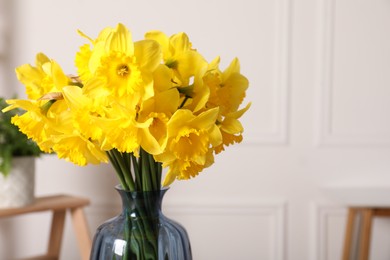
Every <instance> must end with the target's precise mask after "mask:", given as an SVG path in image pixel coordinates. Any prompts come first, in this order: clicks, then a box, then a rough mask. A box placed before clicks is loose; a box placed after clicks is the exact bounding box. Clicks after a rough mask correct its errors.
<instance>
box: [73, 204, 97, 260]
mask: <svg viewBox="0 0 390 260" xmlns="http://www.w3.org/2000/svg"><path fill="white" fill-rule="evenodd" d="M71 214H72V222H73V227H74V230H75V234H76V238H77V241H78V244H79V248H80V254H81V259H82V260H88V259H89V255H90V253H91V247H92V242H91V237H90V234H89V229H88V224H87V219H86V217H85V214H84V211H83V208H82V207H78V208H72V209H71Z"/></svg>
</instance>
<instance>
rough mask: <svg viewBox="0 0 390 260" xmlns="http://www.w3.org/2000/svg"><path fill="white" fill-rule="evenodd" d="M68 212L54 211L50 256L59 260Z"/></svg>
mask: <svg viewBox="0 0 390 260" xmlns="http://www.w3.org/2000/svg"><path fill="white" fill-rule="evenodd" d="M65 213H66V210H65V209H64V210H58V211H53V219H52V223H51V230H50V238H49V248H48V252H47V254H48V256H50V257H53V258H55V259H59V256H60V250H61V241H62V234H63V231H64V225H65Z"/></svg>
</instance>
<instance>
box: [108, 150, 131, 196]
mask: <svg viewBox="0 0 390 260" xmlns="http://www.w3.org/2000/svg"><path fill="white" fill-rule="evenodd" d="M106 153H107V155H108V158H109V160H110V162H111V164H112V166H113V167H114V169H115V172H116V173H117V176H118V178H119V181H120V183H121V185H122V188H123V189H125V190H128V189H129V187H128V186H127V183H126V181H125V178H124V176H123V172H122V170H121V168H120V166H119V164H118V162H117V160H116V159H115V156H114V155H113V154H112V152H111V151H107V152H106Z"/></svg>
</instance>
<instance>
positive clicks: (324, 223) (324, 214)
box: [310, 203, 348, 260]
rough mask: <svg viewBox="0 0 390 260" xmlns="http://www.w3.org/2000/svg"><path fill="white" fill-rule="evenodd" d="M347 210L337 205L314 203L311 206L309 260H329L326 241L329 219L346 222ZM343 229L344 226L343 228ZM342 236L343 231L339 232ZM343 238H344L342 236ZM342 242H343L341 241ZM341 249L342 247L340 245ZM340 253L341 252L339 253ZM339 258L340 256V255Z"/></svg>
mask: <svg viewBox="0 0 390 260" xmlns="http://www.w3.org/2000/svg"><path fill="white" fill-rule="evenodd" d="M347 213H348V212H347V208H346V207H343V206H341V205H339V204H327V203H314V204H313V205H312V226H311V234H310V235H311V239H310V240H311V241H312V245H311V247H310V248H311V251H310V259H317V260H327V259H330V258H329V253H330V252H328V241H329V232H328V231H329V230H330V223H329V218H330V217H341V218H345V221H346V220H347ZM343 228H344V226H343ZM340 234H344V229H342V230H340ZM343 238H344V236H343ZM342 241H344V240H342ZM341 247H342V245H341ZM340 253H341V252H340ZM340 257H341V254H340Z"/></svg>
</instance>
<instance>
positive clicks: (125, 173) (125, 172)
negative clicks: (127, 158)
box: [112, 149, 135, 191]
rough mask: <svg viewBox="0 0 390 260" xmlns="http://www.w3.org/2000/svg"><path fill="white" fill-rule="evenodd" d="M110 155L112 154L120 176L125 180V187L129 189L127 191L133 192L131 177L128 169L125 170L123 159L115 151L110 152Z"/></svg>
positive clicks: (133, 185) (133, 186)
mask: <svg viewBox="0 0 390 260" xmlns="http://www.w3.org/2000/svg"><path fill="white" fill-rule="evenodd" d="M112 153H113V154H114V157H115V159H116V161H117V162H118V164H119V168H120V169H121V172H122V175H123V177H124V179H125V182H126V184H127V186H128V187H129V190H131V191H135V184H134V180H133V176H132V174H131V171H130V169H127V167H126V165H125V162H124V160H123V157H122V156H121V153H120V152H119V151H118V150H115V149H114V150H112Z"/></svg>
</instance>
